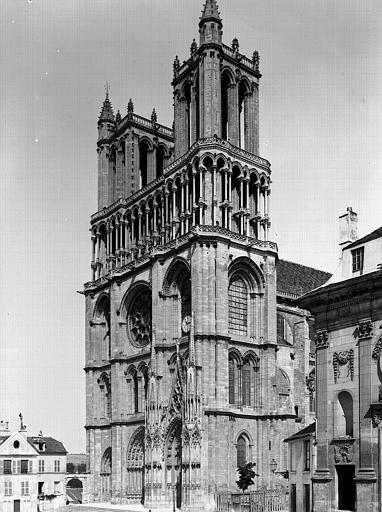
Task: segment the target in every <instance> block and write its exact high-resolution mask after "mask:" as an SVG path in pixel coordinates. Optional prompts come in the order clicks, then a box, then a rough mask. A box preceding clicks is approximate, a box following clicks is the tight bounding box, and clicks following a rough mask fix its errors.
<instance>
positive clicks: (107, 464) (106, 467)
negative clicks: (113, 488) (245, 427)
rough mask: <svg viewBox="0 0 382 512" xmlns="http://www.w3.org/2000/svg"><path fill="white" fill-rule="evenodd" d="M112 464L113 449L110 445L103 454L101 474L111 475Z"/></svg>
mask: <svg viewBox="0 0 382 512" xmlns="http://www.w3.org/2000/svg"><path fill="white" fill-rule="evenodd" d="M112 464H113V460H112V451H111V447H110V446H109V447H108V448H106V450H105V451H104V452H103V455H102V459H101V474H105V475H110V474H111V468H112Z"/></svg>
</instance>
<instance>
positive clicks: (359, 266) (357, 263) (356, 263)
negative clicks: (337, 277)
mask: <svg viewBox="0 0 382 512" xmlns="http://www.w3.org/2000/svg"><path fill="white" fill-rule="evenodd" d="M363 252H364V248H363V247H358V248H357V249H354V250H353V251H351V255H352V267H353V273H354V272H361V273H362V270H363Z"/></svg>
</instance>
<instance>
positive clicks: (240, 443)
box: [236, 434, 250, 468]
mask: <svg viewBox="0 0 382 512" xmlns="http://www.w3.org/2000/svg"><path fill="white" fill-rule="evenodd" d="M249 451H250V444H249V439H248V437H247V436H246V435H244V434H241V435H240V436H239V438H238V440H237V444H236V465H237V467H238V468H241V467H243V466H245V465H246V464H247V463H248V462H249V459H250V453H249Z"/></svg>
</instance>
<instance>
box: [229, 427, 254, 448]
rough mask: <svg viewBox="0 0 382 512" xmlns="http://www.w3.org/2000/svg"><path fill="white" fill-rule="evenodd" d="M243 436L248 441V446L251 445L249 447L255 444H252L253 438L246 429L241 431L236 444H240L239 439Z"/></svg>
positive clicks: (237, 435) (236, 438)
mask: <svg viewBox="0 0 382 512" xmlns="http://www.w3.org/2000/svg"><path fill="white" fill-rule="evenodd" d="M241 436H244V437H245V438H246V439H247V441H248V444H249V445H252V444H253V442H252V436H251V434H250V433H249V432H248V430H246V429H242V430H240V432H238V433H237V434H236V437H235V442H234V444H237V442H238V440H239V438H240V437H241Z"/></svg>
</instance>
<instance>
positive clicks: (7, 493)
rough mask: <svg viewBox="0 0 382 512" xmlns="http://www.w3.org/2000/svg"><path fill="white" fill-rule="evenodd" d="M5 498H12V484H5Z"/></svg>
mask: <svg viewBox="0 0 382 512" xmlns="http://www.w3.org/2000/svg"><path fill="white" fill-rule="evenodd" d="M4 496H12V482H4Z"/></svg>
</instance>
